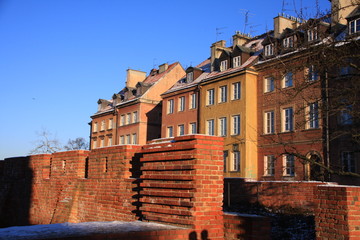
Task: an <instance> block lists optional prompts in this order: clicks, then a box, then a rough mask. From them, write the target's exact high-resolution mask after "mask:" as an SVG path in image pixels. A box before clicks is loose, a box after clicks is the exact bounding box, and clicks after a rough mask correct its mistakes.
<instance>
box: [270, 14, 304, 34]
mask: <svg viewBox="0 0 360 240" xmlns="http://www.w3.org/2000/svg"><path fill="white" fill-rule="evenodd" d="M299 25H300V19H299V18H296V17H292V16H285V14H279V16H277V17H275V18H274V37H275V38H279V37H280V35H281V33H282V32H283V31H284V30H285V29H286V28H290V29H295V28H297V27H298V26H299Z"/></svg>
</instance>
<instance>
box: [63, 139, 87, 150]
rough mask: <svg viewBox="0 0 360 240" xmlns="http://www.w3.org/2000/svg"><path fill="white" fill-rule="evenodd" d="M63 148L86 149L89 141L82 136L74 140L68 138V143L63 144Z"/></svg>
mask: <svg viewBox="0 0 360 240" xmlns="http://www.w3.org/2000/svg"><path fill="white" fill-rule="evenodd" d="M64 148H65V149H66V150H68V151H70V150H81V149H84V150H88V149H89V143H88V142H87V141H86V140H85V139H84V138H82V137H78V138H76V139H74V140H71V139H69V141H68V143H67V144H66V145H65V146H64Z"/></svg>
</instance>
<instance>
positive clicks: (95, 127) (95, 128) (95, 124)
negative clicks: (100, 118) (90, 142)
mask: <svg viewBox="0 0 360 240" xmlns="http://www.w3.org/2000/svg"><path fill="white" fill-rule="evenodd" d="M97 131H98V123H97V122H94V123H93V132H97Z"/></svg>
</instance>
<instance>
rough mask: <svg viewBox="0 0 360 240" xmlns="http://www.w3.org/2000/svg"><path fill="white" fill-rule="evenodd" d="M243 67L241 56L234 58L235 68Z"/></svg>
mask: <svg viewBox="0 0 360 240" xmlns="http://www.w3.org/2000/svg"><path fill="white" fill-rule="evenodd" d="M240 66H241V56H236V57H234V58H233V68H236V67H240Z"/></svg>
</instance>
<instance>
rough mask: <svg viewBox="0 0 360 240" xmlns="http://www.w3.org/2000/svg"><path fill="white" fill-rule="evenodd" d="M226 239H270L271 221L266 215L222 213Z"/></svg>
mask: <svg viewBox="0 0 360 240" xmlns="http://www.w3.org/2000/svg"><path fill="white" fill-rule="evenodd" d="M224 226H225V227H224V231H225V239H226V240H233V239H234V240H235V239H252V240H260V239H261V240H266V239H270V231H271V222H270V219H269V218H267V217H262V216H256V215H247V214H231V213H225V214H224Z"/></svg>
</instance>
